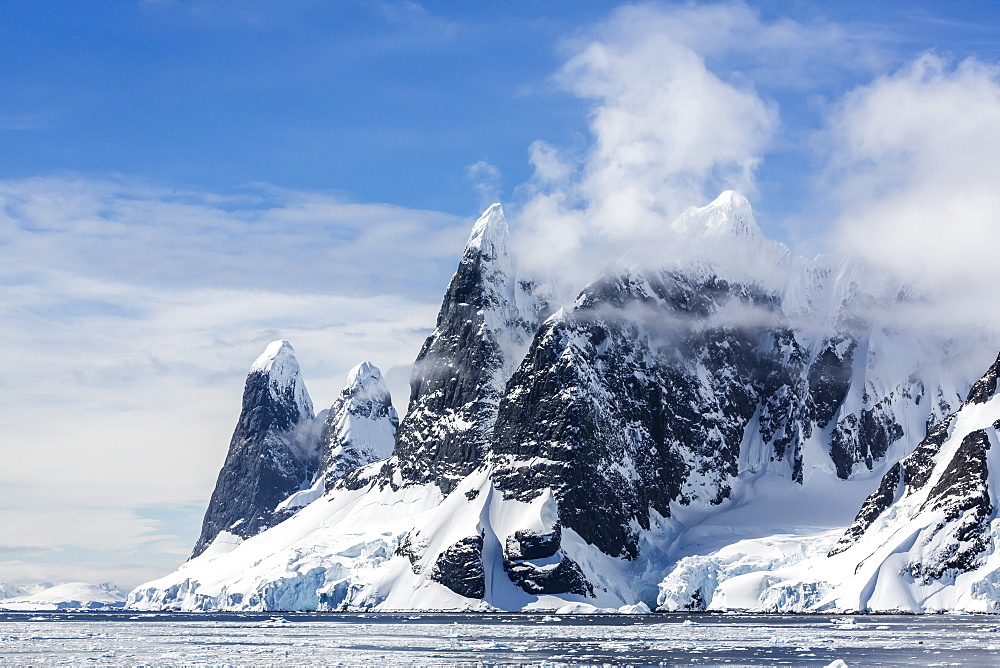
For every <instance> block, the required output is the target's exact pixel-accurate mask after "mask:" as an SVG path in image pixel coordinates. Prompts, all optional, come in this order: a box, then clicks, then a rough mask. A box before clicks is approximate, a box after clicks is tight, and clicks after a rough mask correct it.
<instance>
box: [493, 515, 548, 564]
mask: <svg viewBox="0 0 1000 668" xmlns="http://www.w3.org/2000/svg"><path fill="white" fill-rule="evenodd" d="M561 544H562V527H561V526H559V525H558V524H556V526H555V528H554V529H552V531H551V532H549V533H536V532H534V531H527V530H520V531H515V532H514V535H513V536H510V537H508V538H507V544H506V545H505V546H504V547H505V550H504V553H505V554H506V555H507V558H508V559H511V560H514V561H519V560H524V559H527V560H532V559H545V558H546V557H551V556H552V555H554V554H555V553H556V552H558V551H559V546H560V545H561Z"/></svg>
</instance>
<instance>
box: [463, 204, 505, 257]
mask: <svg viewBox="0 0 1000 668" xmlns="http://www.w3.org/2000/svg"><path fill="white" fill-rule="evenodd" d="M509 236H510V231H509V229H508V227H507V219H506V218H505V217H504V215H503V206H502V205H501V204H500V203H499V202H497V203H495V204H493V205H491V206H490V207H489V208H488V209H486V211H484V212H483V215H481V216H480V217H479V219H478V220H477V221H476V224H475V225H473V226H472V233H471V234H470V235H469V241H468V243H466V244H465V252H466V253H469V252H470V251H473V252H480V253H483V254H484V255H486V256H488V257H490V258H492V257H495V255H496V253H497V251H500V250H505V249H506V245H507V239H508V238H509Z"/></svg>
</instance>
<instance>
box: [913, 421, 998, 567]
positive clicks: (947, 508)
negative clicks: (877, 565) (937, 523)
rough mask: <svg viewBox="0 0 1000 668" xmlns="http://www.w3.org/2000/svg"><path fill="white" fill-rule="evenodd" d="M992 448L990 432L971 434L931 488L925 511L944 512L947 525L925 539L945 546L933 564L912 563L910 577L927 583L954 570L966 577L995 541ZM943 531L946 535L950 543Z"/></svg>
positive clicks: (922, 509)
mask: <svg viewBox="0 0 1000 668" xmlns="http://www.w3.org/2000/svg"><path fill="white" fill-rule="evenodd" d="M989 448H990V439H989V436H987V435H986V432H985V431H983V430H981V429H980V430H977V431H974V432H971V433H970V434H967V435H966V436H965V438H964V439H962V443H961V445H960V446H959V448H958V451H957V452H956V453H955V456H954V457H953V458H952V460H951V461H950V462H949V463H948V467H947V468H946V469H945V471H944V473H943V474H942V475H941V477H940V478H938V481H937V482H936V483H935V485H934V487H933V488H931V491H930V494H928V496H927V500H926V501H925V502H924V506H923V508H921V511H924V510H925V509H926V510H928V511H935V510H938V511H944V513H945V515H944V521H945V524H944V525H943V526H941V527H938V528H937V530H936V531H933V532H931V534H930V535H928V536H926V537H925V541H926V542H930V541H931V540H932V539H933V540H934V541H935V542H936V543H938V544H940V543H944V548H943V550H940V551H939V552H937V553H936V554H935V555H934V559H933V560H932V561H929V562H927V561H919V562H911V563H910V574H911V575H913V577H914V578H917V579H919V580H921V581H923V582H925V583H927V582H930V581H931V580H938V579H940V578H941V577H942V576H943V575H945V573H947V572H948V571H954V572H958V573H963V572H965V571H969V570H972V569H973V568H975V567H976V566H979V565H980V558H981V557H982V555H983V553H984V552H985V551H986V548H987V546H988V543H989V526H988V519H989V517H990V515H992V514H993V505H992V503H991V501H990V490H989V471H988V468H987V464H986V451H987V450H989ZM938 533H944V534H945V540H942V539H941V537H939V536H938V535H937V534H938Z"/></svg>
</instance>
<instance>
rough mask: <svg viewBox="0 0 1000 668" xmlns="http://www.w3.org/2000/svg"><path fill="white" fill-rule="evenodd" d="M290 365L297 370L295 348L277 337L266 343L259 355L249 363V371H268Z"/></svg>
mask: <svg viewBox="0 0 1000 668" xmlns="http://www.w3.org/2000/svg"><path fill="white" fill-rule="evenodd" d="M290 365H294V367H295V371H296V372H297V371H298V367H299V363H298V360H296V359H295V348H293V347H292V344H290V343H289V342H288V341H285V340H284V339H278V340H277V341H271V343H269V344H267V347H266V348H264V352H263V353H261V354H260V357H258V358H257V359H256V360H254V363H253V364H251V365H250V371H263V372H265V373H270V372H271V371H272V370H278V371H281V370H284V369H285V368H287V367H288V366H290Z"/></svg>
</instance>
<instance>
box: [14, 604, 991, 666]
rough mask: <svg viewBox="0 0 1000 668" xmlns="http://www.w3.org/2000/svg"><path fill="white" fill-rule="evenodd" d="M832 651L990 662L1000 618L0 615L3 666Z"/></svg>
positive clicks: (734, 662)
mask: <svg viewBox="0 0 1000 668" xmlns="http://www.w3.org/2000/svg"><path fill="white" fill-rule="evenodd" d="M838 660H840V661H843V662H844V663H845V664H847V665H848V666H855V665H865V666H867V665H898V666H904V665H906V666H912V665H928V664H939V665H941V664H961V665H996V664H998V663H1000V618H998V617H991V616H982V615H925V616H899V615H879V616H854V617H839V616H830V615H825V616H820V615H723V614H653V615H548V614H476V615H461V614H386V613H379V614H355V613H280V614H279V613H171V612H165V613H151V612H143V613H135V612H129V611H115V612H70V611H59V612H31V613H28V612H16V613H15V612H0V665H53V664H63V665H65V664H84V665H92V666H93V665H98V666H100V665H116V666H117V665H121V666H164V665H183V666H259V665H289V666H308V665H378V666H409V665H418V666H434V665H448V666H451V665H470V666H476V665H481V666H500V665H502V666H563V665H566V666H571V665H572V666H576V665H593V666H605V665H614V666H618V665H630V666H657V665H676V664H699V665H725V666H740V665H753V666H757V665H818V666H826V665H829V664H831V663H834V662H836V661H838ZM837 665H842V664H837Z"/></svg>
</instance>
